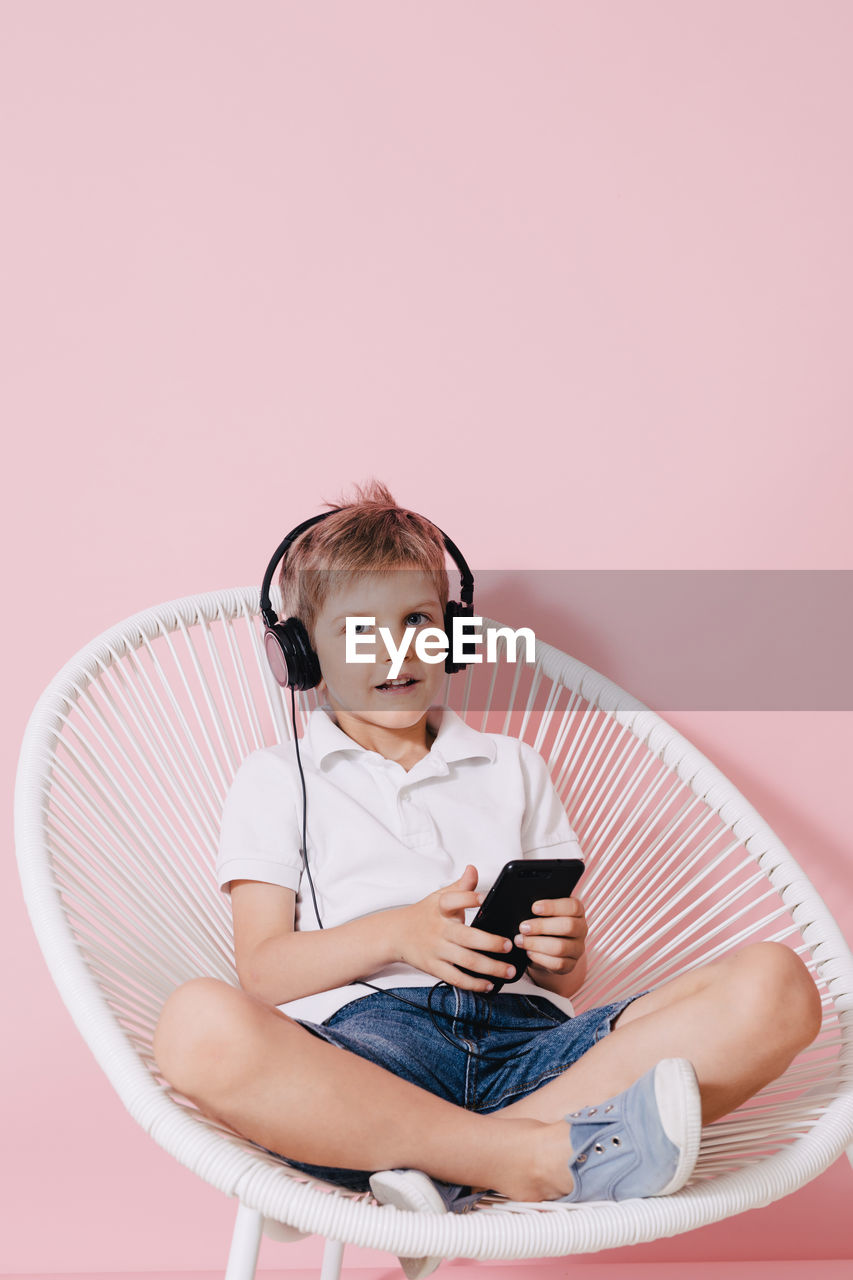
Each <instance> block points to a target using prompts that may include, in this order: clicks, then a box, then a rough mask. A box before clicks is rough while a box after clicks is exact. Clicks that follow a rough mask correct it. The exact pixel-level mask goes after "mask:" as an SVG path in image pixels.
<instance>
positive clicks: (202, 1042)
mask: <svg viewBox="0 0 853 1280" xmlns="http://www.w3.org/2000/svg"><path fill="white" fill-rule="evenodd" d="M245 1000H246V997H245V995H244V993H243V992H241V991H239V990H238V989H237V988H235V987H231V986H229V985H228V983H227V982H221V981H220V980H219V979H218V978H192V979H191V980H190V981H189V982H185V983H183V984H182V985H181V986H180V987H177V988H176V989H175V990H174V991H173V992H172V994H171V995H170V996H169V998H168V999H167V1000H166V1003H165V1004H164V1005H163V1008H162V1010H161V1013H160V1019H159V1021H158V1023H157V1029H156V1031H155V1033H154V1046H153V1047H154V1058H155V1060H156V1062H157V1066H158V1067H159V1069H160V1072H161V1074H162V1075H163V1076H164V1077H165V1078H166V1079H167V1080H168V1081H169V1083H170V1084H171V1085H173V1086H174V1087H175V1088H176V1089H180V1091H181V1092H182V1093H185V1094H186V1095H187V1096H188V1097H191V1096H192V1095H193V1094H194V1092H195V1091H196V1090H197V1089H199V1087H200V1086H202V1085H203V1084H204V1082H205V1079H206V1078H208V1077H209V1076H210V1075H211V1073H212V1072H213V1071H216V1070H221V1069H222V1068H223V1067H224V1066H225V1065H226V1062H227V1059H228V1057H229V1056H230V1055H229V1050H230V1049H231V1048H232V1047H235V1046H239V1044H240V1043H241V1040H242V1037H241V1036H240V1033H239V1031H238V1030H237V1026H236V1024H237V1023H238V1022H239V1020H240V1018H241V1016H242V1014H243V1008H242V1006H243V1004H244V1002H245Z"/></svg>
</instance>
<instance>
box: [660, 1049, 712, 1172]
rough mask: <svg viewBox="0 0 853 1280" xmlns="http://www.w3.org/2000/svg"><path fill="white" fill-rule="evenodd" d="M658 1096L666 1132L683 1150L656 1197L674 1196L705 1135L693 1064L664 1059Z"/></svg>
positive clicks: (694, 1159)
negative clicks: (672, 1172)
mask: <svg viewBox="0 0 853 1280" xmlns="http://www.w3.org/2000/svg"><path fill="white" fill-rule="evenodd" d="M655 1099H656V1101H657V1105H658V1112H659V1114H660V1118H661V1123H662V1125H663V1129H664V1133H665V1134H666V1136H667V1137H668V1138H669V1140H670V1142H672V1143H673V1144H674V1145H675V1146H676V1147H678V1149H679V1157H678V1164H677V1166H676V1169H675V1173H674V1174H673V1175H672V1177H671V1178H670V1180H669V1182H668V1183H667V1184H666V1186H665V1187H663V1188H661V1190H660V1191H656V1192H654V1194H655V1195H656V1196H668V1195H672V1193H673V1191H678V1190H679V1188H680V1187H683V1186H684V1184H685V1182H686V1181H687V1179H688V1178H689V1177H690V1175H691V1173H692V1172H693V1169H694V1166H695V1164H696V1157H697V1156H698V1154H699V1143H700V1141H701V1138H702V1099H701V1097H700V1094H699V1082H698V1080H697V1079H696V1072H695V1071H694V1070H693V1064H692V1063H690V1062H688V1061H687V1059H686V1058H664V1059H663V1060H662V1061H661V1062H659V1063H658V1065H657V1069H656V1071H655Z"/></svg>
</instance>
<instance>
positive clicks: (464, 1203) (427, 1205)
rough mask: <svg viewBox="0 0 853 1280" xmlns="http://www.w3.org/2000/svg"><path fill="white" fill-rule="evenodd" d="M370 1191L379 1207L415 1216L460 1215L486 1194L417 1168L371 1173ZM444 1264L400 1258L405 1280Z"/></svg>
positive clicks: (418, 1277)
mask: <svg viewBox="0 0 853 1280" xmlns="http://www.w3.org/2000/svg"><path fill="white" fill-rule="evenodd" d="M370 1190H371V1191H372V1192H373V1194H374V1196H375V1197H376V1199H377V1200H378V1201H379V1203H380V1204H393V1205H395V1206H396V1208H398V1209H408V1210H410V1211H413V1212H415V1213H461V1212H462V1211H463V1210H464V1209H467V1208H468V1207H469V1206H470V1205H472V1204H474V1203H475V1202H476V1201H477V1200H479V1199H480V1197H481V1196H482V1195H484V1194H485V1192H482V1191H476V1192H475V1191H472V1189H471V1187H460V1186H457V1185H455V1184H454V1183H450V1182H441V1181H440V1180H439V1179H438V1178H430V1177H429V1175H428V1174H426V1173H422V1172H421V1170H420V1169H383V1170H382V1171H381V1172H379V1173H374V1174H371V1177H370ZM443 1261H444V1258H443V1257H423V1258H400V1266H401V1267H402V1268H403V1272H404V1274H405V1275H406V1276H407V1277H408V1280H421V1277H422V1276H428V1275H431V1274H432V1273H433V1271H435V1269H436V1267H438V1266H439V1265H440V1264H441V1263H442V1262H443Z"/></svg>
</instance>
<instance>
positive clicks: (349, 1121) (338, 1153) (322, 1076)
mask: <svg viewBox="0 0 853 1280" xmlns="http://www.w3.org/2000/svg"><path fill="white" fill-rule="evenodd" d="M154 1051H155V1056H156V1059H157V1064H158V1066H159V1068H160V1070H161V1072H162V1073H163V1075H164V1076H165V1078H166V1079H167V1080H168V1081H169V1082H170V1083H171V1084H172V1085H173V1086H174V1087H175V1088H176V1089H178V1090H180V1092H181V1093H183V1094H184V1095H185V1096H186V1097H188V1098H190V1099H191V1100H192V1101H193V1102H195V1103H196V1104H197V1105H198V1107H199V1108H200V1110H202V1111H203V1112H206V1113H207V1114H209V1115H211V1116H212V1117H213V1118H214V1119H218V1120H221V1121H223V1122H224V1123H225V1124H227V1125H228V1126H230V1127H231V1128H232V1129H235V1130H236V1131H237V1132H238V1133H240V1134H242V1135H243V1136H244V1137H247V1138H250V1139H251V1140H252V1141H253V1142H257V1143H259V1144H260V1145H262V1146H264V1147H268V1148H269V1149H270V1150H272V1151H277V1152H279V1153H280V1154H282V1155H284V1156H286V1157H290V1158H292V1159H294V1160H302V1161H306V1162H308V1163H310V1164H322V1165H332V1166H339V1167H342V1168H353V1169H390V1168H407V1167H408V1168H417V1169H422V1170H423V1171H424V1172H425V1173H428V1174H431V1175H432V1176H433V1177H437V1178H441V1179H443V1180H445V1181H447V1182H453V1183H460V1184H462V1185H463V1186H468V1185H472V1186H479V1187H492V1188H494V1189H495V1190H496V1191H500V1192H502V1193H503V1194H505V1195H508V1196H510V1197H511V1198H513V1199H521V1200H530V1199H533V1200H543V1199H555V1198H556V1197H557V1196H560V1195H565V1194H567V1193H568V1192H569V1191H570V1190H571V1188H572V1178H571V1174H570V1173H569V1172H568V1158H569V1155H570V1152H571V1146H570V1143H569V1130H568V1126H567V1125H566V1124H565V1123H564V1122H563V1121H562V1120H560V1121H559V1123H555V1124H543V1123H542V1122H541V1121H539V1120H538V1119H529V1118H518V1119H515V1120H512V1119H508V1118H507V1117H506V1116H505V1115H504V1114H503V1113H500V1114H496V1115H493V1116H481V1115H477V1114H476V1113H475V1112H472V1111H467V1110H465V1108H463V1107H458V1106H456V1105H454V1104H453V1103H451V1102H446V1101H445V1100H444V1099H443V1098H438V1097H435V1096H434V1095H433V1094H431V1093H429V1092H427V1091H426V1090H425V1089H421V1088H419V1087H418V1086H417V1085H414V1084H410V1083H409V1082H408V1081H406V1080H403V1079H401V1078H400V1077H399V1076H396V1075H394V1074H393V1073H392V1072H390V1071H386V1070H385V1069H384V1068H383V1067H380V1066H377V1065H376V1064H375V1063H372V1062H368V1061H367V1060H366V1059H364V1058H360V1057H359V1056H358V1055H357V1054H353V1053H349V1052H348V1051H347V1050H345V1049H342V1048H340V1047H338V1046H337V1045H331V1044H328V1043H327V1042H326V1041H324V1040H321V1039H319V1038H318V1037H317V1036H314V1035H312V1034H311V1032H310V1031H306V1030H305V1028H304V1027H301V1026H300V1025H299V1024H298V1023H297V1022H295V1021H293V1019H291V1018H288V1017H286V1015H285V1014H283V1013H281V1012H280V1011H279V1010H278V1009H276V1008H274V1007H273V1006H271V1005H267V1004H264V1003H263V1002H262V1001H260V1000H257V999H255V998H254V997H253V996H250V995H247V994H246V993H245V992H244V991H242V990H240V989H238V988H236V987H231V986H228V985H227V984H226V983H223V982H219V981H218V980H217V979H214V978H197V979H194V980H193V981H192V982H188V983H186V984H185V985H184V986H182V987H179V988H178V989H177V990H176V991H175V992H173V994H172V995H171V996H170V997H169V999H168V1000H167V1002H166V1004H165V1006H164V1009H163V1012H162V1014H161V1017H160V1022H159V1024H158V1027H157V1032H156V1035H155V1039H154Z"/></svg>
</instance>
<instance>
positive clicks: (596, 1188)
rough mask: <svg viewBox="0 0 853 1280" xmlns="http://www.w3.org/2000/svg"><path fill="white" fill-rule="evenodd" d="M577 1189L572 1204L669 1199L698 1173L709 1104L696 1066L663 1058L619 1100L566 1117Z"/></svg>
mask: <svg viewBox="0 0 853 1280" xmlns="http://www.w3.org/2000/svg"><path fill="white" fill-rule="evenodd" d="M566 1120H567V1121H568V1123H569V1126H570V1132H571V1143H572V1152H573V1155H572V1159H571V1161H570V1162H569V1169H570V1171H571V1174H572V1177H573V1178H574V1184H575V1185H574V1186H573V1188H572V1190H571V1191H570V1192H569V1194H568V1195H567V1196H560V1197H559V1199H560V1200H561V1201H565V1202H566V1203H567V1204H576V1203H579V1202H581V1201H589V1200H630V1199H633V1198H635V1197H646V1196H668V1195H671V1194H672V1192H673V1191H677V1190H678V1189H679V1187H683V1186H684V1184H685V1182H686V1181H687V1179H688V1178H689V1177H690V1175H691V1173H692V1172H693V1168H694V1165H695V1164H696V1156H697V1155H698V1152H699V1140H700V1137H701V1133H702V1105H701V1100H700V1097H699V1085H698V1082H697V1080H696V1072H695V1071H694V1070H693V1065H692V1063H690V1062H688V1061H687V1059H686V1058H663V1059H662V1060H661V1061H660V1062H659V1063H658V1064H657V1066H656V1067H653V1068H652V1069H651V1071H647V1072H646V1074H645V1075H644V1076H641V1077H640V1079H639V1080H635V1082H634V1083H633V1084H632V1085H631V1086H630V1088H628V1089H625V1091H624V1092H623V1093H618V1094H617V1095H616V1096H615V1097H614V1098H608V1099H606V1100H605V1101H604V1102H599V1103H598V1105H597V1106H594V1107H584V1108H583V1109H582V1110H580V1111H573V1112H572V1113H571V1115H567V1116H566Z"/></svg>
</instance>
